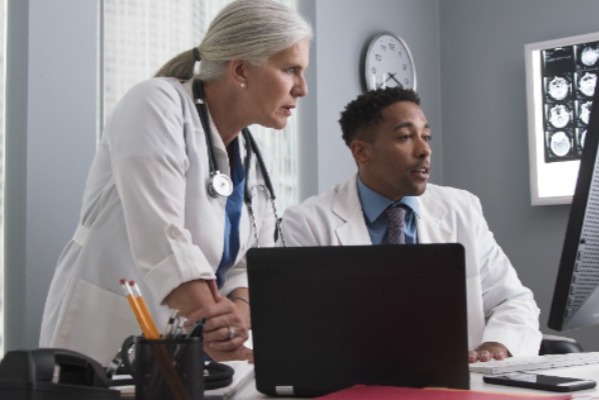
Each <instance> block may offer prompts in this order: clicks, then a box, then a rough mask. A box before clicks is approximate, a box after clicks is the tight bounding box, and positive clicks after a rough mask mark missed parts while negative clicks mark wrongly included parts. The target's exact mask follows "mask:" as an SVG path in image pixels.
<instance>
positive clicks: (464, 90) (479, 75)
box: [439, 0, 599, 351]
mask: <svg viewBox="0 0 599 400" xmlns="http://www.w3.org/2000/svg"><path fill="white" fill-rule="evenodd" d="M439 7H440V15H441V24H440V32H441V63H442V68H441V71H442V72H441V82H442V86H441V96H442V110H443V113H442V117H443V138H444V141H443V157H444V159H443V160H444V162H443V165H442V167H443V172H444V175H443V178H444V184H447V185H454V186H458V187H462V188H465V189H469V190H471V191H472V192H474V193H476V194H477V195H479V196H480V198H481V201H482V204H483V207H484V209H485V214H486V216H487V219H488V222H489V225H490V226H491V229H492V230H493V231H494V232H495V235H496V238H497V240H498V242H499V243H500V244H501V245H502V247H503V249H504V250H505V252H506V253H507V254H508V256H509V257H510V258H511V260H512V262H513V264H514V265H515V267H516V269H517V270H518V272H519V274H520V278H521V279H522V281H523V282H524V283H525V284H526V285H527V286H529V287H530V288H531V289H532V290H533V292H534V293H535V296H536V298H537V302H538V303H539V306H540V308H541V311H542V315H541V326H542V328H543V329H544V331H546V332H551V330H549V329H548V328H547V322H546V321H547V316H548V313H549V309H550V306H551V296H552V294H553V287H554V284H555V277H556V274H557V266H558V263H559V258H560V254H561V248H562V244H563V239H564V235H565V229H566V223H567V219H568V213H569V209H570V206H569V205H557V206H556V205H552V206H535V207H533V206H531V205H530V194H529V193H530V190H529V188H530V186H529V185H530V182H529V168H528V136H527V135H528V132H527V110H526V85H525V82H526V78H525V69H524V45H525V44H526V43H534V42H540V41H545V40H550V39H557V38H561V37H567V36H573V35H578V34H583V33H590V32H597V31H599V24H598V23H597V22H598V20H597V16H598V15H599V2H598V1H596V0H572V1H560V0H551V1H547V0H525V1H523V0H501V1H496V0H450V1H447V0H443V1H439ZM563 334H565V335H568V336H572V337H575V338H577V339H579V341H580V342H581V343H582V345H583V347H584V348H585V350H593V351H597V350H599V327H592V328H583V329H579V330H576V331H567V332H563Z"/></svg>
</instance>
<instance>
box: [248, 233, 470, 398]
mask: <svg viewBox="0 0 599 400" xmlns="http://www.w3.org/2000/svg"><path fill="white" fill-rule="evenodd" d="M247 263H248V275H249V289H250V298H251V317H252V336H253V345H254V360H255V374H256V387H257V389H258V390H259V391H260V392H262V393H265V394H268V395H284V396H319V395H323V394H327V393H330V392H333V391H336V390H340V389H343V388H346V387H349V386H353V385H355V384H366V385H392V386H414V387H425V386H435V387H439V386H440V387H450V388H459V389H468V388H469V372H468V359H467V354H468V343H467V342H468V334H467V317H466V279H465V261H464V249H463V247H462V246H461V245H459V244H420V245H390V246H335V247H295V248H257V249H251V250H250V251H249V252H248V254H247Z"/></svg>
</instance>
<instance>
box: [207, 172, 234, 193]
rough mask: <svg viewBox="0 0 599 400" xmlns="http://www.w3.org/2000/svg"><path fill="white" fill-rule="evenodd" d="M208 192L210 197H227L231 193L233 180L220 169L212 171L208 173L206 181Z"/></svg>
mask: <svg viewBox="0 0 599 400" xmlns="http://www.w3.org/2000/svg"><path fill="white" fill-rule="evenodd" d="M208 193H209V194H210V196H212V197H218V196H223V197H228V196H230V195H231V193H233V182H232V181H231V178H229V176H228V175H225V174H223V173H221V172H220V171H214V172H213V173H211V174H210V179H209V181H208Z"/></svg>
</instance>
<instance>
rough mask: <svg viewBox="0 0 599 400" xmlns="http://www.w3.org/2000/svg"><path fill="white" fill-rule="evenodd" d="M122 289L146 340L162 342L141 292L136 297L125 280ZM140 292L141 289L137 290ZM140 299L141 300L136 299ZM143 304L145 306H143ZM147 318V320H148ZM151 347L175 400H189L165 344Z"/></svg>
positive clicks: (122, 282) (122, 281) (155, 344)
mask: <svg viewBox="0 0 599 400" xmlns="http://www.w3.org/2000/svg"><path fill="white" fill-rule="evenodd" d="M119 282H120V284H121V287H122V288H123V293H124V295H125V297H126V298H127V301H128V302H129V305H130V306H131V309H132V310H133V314H135V318H136V319H137V323H138V324H139V326H140V328H141V330H142V333H143V335H144V336H145V338H146V339H152V340H160V334H158V330H157V329H156V326H155V325H154V322H153V321H152V320H151V316H150V314H149V313H148V311H147V306H145V302H143V298H142V297H141V292H139V294H140V296H135V294H134V293H133V289H132V287H131V286H130V285H129V284H128V283H127V281H126V280H125V279H121V280H120V281H119ZM137 289H138V291H139V288H137ZM136 297H139V298H136ZM142 304H144V305H143V306H142ZM144 309H145V311H144ZM146 316H147V318H146ZM148 345H149V346H150V348H151V350H152V353H153V354H154V357H155V358H156V360H157V361H158V366H159V367H160V370H161V371H162V375H163V378H164V380H165V381H166V384H167V385H168V387H169V389H170V391H171V394H172V395H173V399H174V400H189V394H188V393H187V392H186V391H185V388H184V387H183V382H182V381H181V377H180V376H179V374H178V373H177V371H176V370H175V367H174V365H173V360H172V358H171V357H170V355H169V354H168V352H167V348H166V347H165V346H164V344H163V343H160V342H159V343H154V344H152V343H148Z"/></svg>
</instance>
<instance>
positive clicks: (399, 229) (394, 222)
mask: <svg viewBox="0 0 599 400" xmlns="http://www.w3.org/2000/svg"><path fill="white" fill-rule="evenodd" d="M385 214H386V215H387V220H388V221H389V228H388V229H387V236H386V237H385V240H384V241H383V244H405V243H406V234H405V231H404V223H405V217H406V208H405V207H404V206H402V205H398V206H395V207H389V208H387V209H386V210H385Z"/></svg>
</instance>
